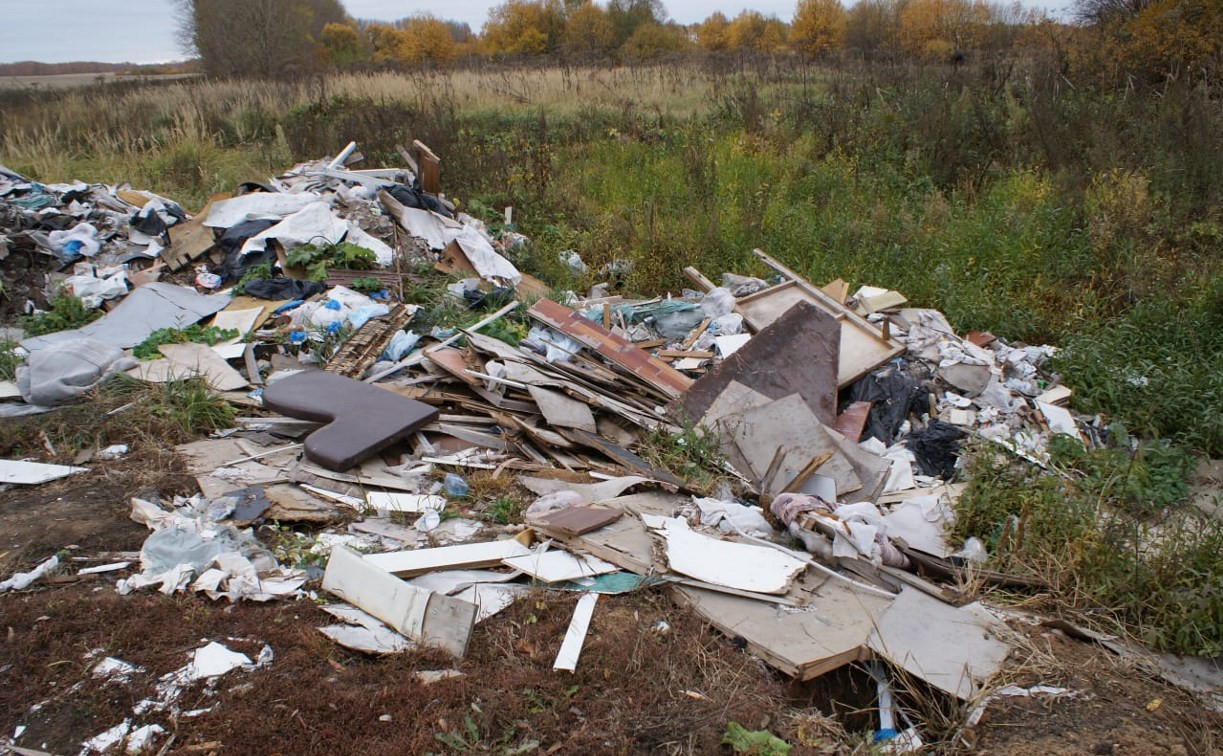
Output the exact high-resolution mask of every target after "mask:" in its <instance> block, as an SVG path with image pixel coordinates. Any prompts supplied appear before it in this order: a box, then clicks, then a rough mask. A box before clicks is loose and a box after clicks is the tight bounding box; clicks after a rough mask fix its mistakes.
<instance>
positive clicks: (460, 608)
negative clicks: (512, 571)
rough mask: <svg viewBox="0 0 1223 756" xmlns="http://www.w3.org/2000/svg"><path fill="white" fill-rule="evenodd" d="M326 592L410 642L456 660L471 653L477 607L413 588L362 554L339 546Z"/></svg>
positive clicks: (330, 564)
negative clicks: (364, 557) (436, 650)
mask: <svg viewBox="0 0 1223 756" xmlns="http://www.w3.org/2000/svg"><path fill="white" fill-rule="evenodd" d="M323 590H325V591H328V592H330V593H333V594H335V595H337V596H339V597H340V598H342V599H344V600H345V601H347V602H348V603H350V604H352V605H353V606H355V607H357V608H358V609H361V610H363V611H366V612H368V613H369V614H372V615H373V616H375V617H377V618H378V619H380V620H382V621H383V622H385V623H386V624H387V625H389V626H390V627H391V629H393V630H395V631H397V632H399V633H401V634H403V635H404V636H405V637H407V638H408V639H409V640H414V641H418V642H420V643H421V644H422V645H425V646H431V647H434V648H440V649H442V650H444V651H448V652H449V653H451V654H453V655H455V656H462V655H463V654H464V653H466V651H467V642H468V640H469V639H470V637H471V629H472V626H473V625H474V624H475V617H476V606H475V605H474V604H470V603H468V602H466V601H461V600H459V599H456V598H452V597H450V596H443V595H441V594H437V593H432V592H430V591H426V590H422V589H420V588H417V587H415V586H412V585H409V584H407V583H405V582H404V581H402V580H400V579H399V578H397V577H395V576H394V575H392V574H390V573H389V572H387V571H385V570H383V569H381V568H379V567H378V566H377V565H375V564H373V563H372V562H370V561H368V560H366V559H363V558H362V557H361V555H360V554H357V553H356V552H355V551H352V550H350V549H347V548H345V547H343V546H337V547H335V548H334V549H332V551H331V558H330V559H329V560H328V561H327V570H326V572H324V573H323Z"/></svg>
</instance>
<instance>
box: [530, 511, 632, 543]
mask: <svg viewBox="0 0 1223 756" xmlns="http://www.w3.org/2000/svg"><path fill="white" fill-rule="evenodd" d="M622 516H624V512H623V510H620V509H612V508H610V507H566V508H565V509H562V510H560V511H559V512H554V513H552V514H550V515H548V516H547V517H545V518H543V521H544V522H546V523H547V524H548V527H549V528H552V529H553V530H556V531H557V532H560V533H564V534H565V535H570V536H578V535H582V534H584V533H589V532H590V531H592V530H598V529H599V528H602V527H606V526H608V525H610V524H612V523H613V522H615V521H616V520H619V519H620V518H621V517H622Z"/></svg>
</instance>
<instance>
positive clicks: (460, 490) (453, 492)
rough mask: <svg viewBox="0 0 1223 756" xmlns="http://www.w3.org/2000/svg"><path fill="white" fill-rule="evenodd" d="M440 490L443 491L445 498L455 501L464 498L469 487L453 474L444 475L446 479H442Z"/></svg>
mask: <svg viewBox="0 0 1223 756" xmlns="http://www.w3.org/2000/svg"><path fill="white" fill-rule="evenodd" d="M442 489H443V490H445V492H446V495H447V496H453V497H454V498H456V499H457V498H462V497H463V496H466V495H467V492H468V491H470V490H471V487H470V486H468V485H467V481H465V480H463V479H462V478H460V477H459V476H457V475H455V474H454V473H446V477H445V478H442Z"/></svg>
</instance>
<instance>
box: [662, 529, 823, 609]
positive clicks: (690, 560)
mask: <svg viewBox="0 0 1223 756" xmlns="http://www.w3.org/2000/svg"><path fill="white" fill-rule="evenodd" d="M647 517H648V515H647ZM658 521H659V522H660V523H661V530H662V535H663V537H664V538H665V539H666V542H667V549H666V551H667V563H668V564H669V565H670V566H671V569H672V570H674V571H675V572H679V573H681V574H684V575H688V576H689V577H694V578H696V579H697V580H702V581H704V582H706V583H713V584H715V585H723V586H726V587H728V588H737V589H738V590H741V591H751V592H753V593H768V594H778V593H785V592H786V591H788V590H789V589H790V583H791V581H793V580H794V578H795V577H796V576H797V575H798V574H799V573H801V572H802V571H803V570H804V569H806V567H807V565H806V563H805V562H802V561H799V560H798V559H795V558H794V557H792V556H790V555H788V554H783V553H781V552H780V551H778V550H776V549H770V548H767V547H764V546H755V545H752V544H747V543H737V542H734V541H723V540H720V539H717V538H710V537H709V536H706V535H703V534H701V533H697V532H695V531H693V530H692V529H691V528H689V527H688V522H687V520H684V519H683V518H681V517H673V518H659V519H658ZM646 524H647V526H651V525H650V520H646ZM651 527H652V526H651Z"/></svg>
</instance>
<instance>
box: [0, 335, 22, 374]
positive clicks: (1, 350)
mask: <svg viewBox="0 0 1223 756" xmlns="http://www.w3.org/2000/svg"><path fill="white" fill-rule="evenodd" d="M16 350H17V342H16V341H13V340H12V339H0V381H11V380H13V379H15V378H16V377H17V366H18V365H20V364H21V363H22V362H23V360H22V358H21V355H19V354H17V351H16Z"/></svg>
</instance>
